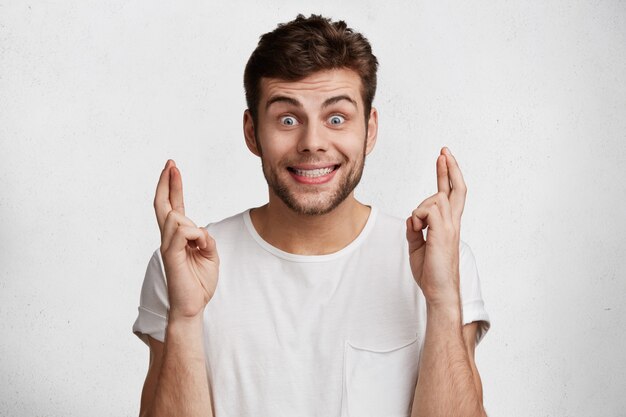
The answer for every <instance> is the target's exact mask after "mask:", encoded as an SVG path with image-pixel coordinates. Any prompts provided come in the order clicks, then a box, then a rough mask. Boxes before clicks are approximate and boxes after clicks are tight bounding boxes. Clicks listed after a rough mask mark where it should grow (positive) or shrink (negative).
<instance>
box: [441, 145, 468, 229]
mask: <svg viewBox="0 0 626 417" xmlns="http://www.w3.org/2000/svg"><path fill="white" fill-rule="evenodd" d="M445 155H446V164H447V166H448V176H449V177H450V184H451V186H452V191H451V192H450V208H451V209H452V216H453V218H456V219H460V218H461V215H462V214H463V208H464V207H465V195H466V194H467V186H466V185H465V180H464V179H463V174H462V173H461V168H459V164H458V163H457V161H456V158H455V157H454V156H453V155H452V153H451V152H450V149H448V148H445Z"/></svg>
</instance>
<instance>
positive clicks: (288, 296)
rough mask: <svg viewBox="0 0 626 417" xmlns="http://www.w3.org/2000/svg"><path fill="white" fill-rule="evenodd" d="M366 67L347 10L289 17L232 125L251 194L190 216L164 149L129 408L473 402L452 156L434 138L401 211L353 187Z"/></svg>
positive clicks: (176, 411)
mask: <svg viewBox="0 0 626 417" xmlns="http://www.w3.org/2000/svg"><path fill="white" fill-rule="evenodd" d="M376 68H377V61H376V58H375V57H374V55H372V52H371V48H370V45H369V43H368V42H367V40H366V39H365V38H364V37H363V36H361V35H360V34H358V33H355V32H353V31H352V30H351V29H349V28H347V27H346V25H345V23H344V22H342V21H339V22H331V21H330V20H328V19H325V18H322V17H320V16H311V17H310V18H304V17H303V16H298V18H297V19H296V20H294V21H292V22H289V23H286V24H284V25H279V26H278V28H277V29H276V30H274V31H273V32H270V33H268V34H265V35H264V36H263V37H262V38H261V40H260V42H259V45H258V47H257V49H256V50H255V51H254V52H253V54H252V56H251V57H250V60H249V61H248V64H247V66H246V70H245V75H244V81H245V88H246V98H247V104H248V110H246V111H245V113H244V121H243V125H244V135H245V140H246V144H247V146H248V148H249V149H250V151H251V152H253V153H254V154H255V155H257V156H258V157H259V158H260V159H261V162H262V167H263V173H264V175H265V178H266V180H267V183H268V189H269V202H268V203H267V204H266V205H264V206H262V207H258V208H254V209H251V210H247V211H245V212H243V213H240V214H238V215H235V216H233V217H230V218H228V219H225V220H222V221H220V222H217V223H213V224H210V225H208V226H207V227H206V228H203V227H198V226H196V225H195V224H194V223H193V222H192V221H191V220H190V219H188V218H187V217H185V211H184V204H183V192H182V180H181V175H180V171H179V170H178V168H177V167H176V165H175V163H174V162H173V161H171V160H169V161H168V162H167V164H166V165H165V168H164V169H163V172H162V173H161V177H160V179H159V183H158V186H157V191H156V196H155V200H154V206H155V211H156V216H157V221H158V224H159V228H160V230H161V237H162V239H161V247H160V248H159V250H157V251H155V253H154V255H153V257H152V259H151V260H150V263H149V265H148V270H147V272H146V277H145V281H144V285H143V289H142V294H141V305H140V307H139V317H138V318H137V321H136V323H135V326H134V331H135V333H137V334H138V335H139V336H140V337H141V338H142V339H143V340H144V341H145V342H146V343H147V344H148V345H149V346H150V368H149V371H148V376H147V378H146V382H145V385H144V389H143V395H142V401H141V415H145V416H208V415H215V416H218V417H220V416H237V417H243V416H272V417H274V416H358V417H362V416H377V417H383V416H385V417H389V416H398V417H399V416H409V415H411V416H428V417H436V416H446V417H449V416H483V415H484V410H483V406H482V389H481V382H480V377H479V375H478V371H477V370H476V366H475V365H474V347H475V345H476V343H477V342H478V341H479V340H480V338H481V337H482V335H483V334H484V333H485V331H486V330H487V329H488V326H489V324H488V316H487V313H486V312H485V310H484V308H483V302H482V298H481V294H480V285H479V281H478V275H477V272H476V266H475V263H474V258H473V255H472V253H471V250H470V249H469V247H468V246H467V245H466V244H465V243H463V242H461V241H460V239H459V230H460V222H461V214H462V212H463V206H464V203H465V193H466V188H465V183H464V182H463V177H462V175H461V171H460V170H459V166H458V164H457V162H456V160H455V158H454V156H452V154H451V153H450V151H449V150H448V149H447V148H443V149H442V151H441V154H440V155H439V157H438V159H437V168H436V169H437V187H438V192H437V193H436V194H435V195H433V196H431V197H429V198H427V199H426V200H424V201H423V202H422V203H421V204H420V205H419V206H418V207H417V208H416V209H415V210H414V211H413V213H412V214H411V216H410V217H409V218H408V219H406V222H405V221H404V220H399V219H396V218H393V217H390V216H388V215H385V214H383V213H380V212H379V211H378V210H377V209H376V208H374V207H370V206H367V205H364V204H362V203H360V202H359V201H357V200H356V199H355V197H354V188H355V187H356V185H357V184H358V182H359V180H360V178H361V174H362V171H363V166H364V161H365V157H366V155H367V154H369V153H370V152H371V151H372V149H373V147H374V144H375V142H376V135H377V129H378V113H377V111H376V109H375V108H373V107H372V100H373V98H374V93H375V90H376ZM426 228H428V235H427V237H426V236H425V234H424V230H425V229H426ZM218 253H219V256H218ZM218 273H219V280H218ZM418 371H419V372H418ZM418 374H419V378H418Z"/></svg>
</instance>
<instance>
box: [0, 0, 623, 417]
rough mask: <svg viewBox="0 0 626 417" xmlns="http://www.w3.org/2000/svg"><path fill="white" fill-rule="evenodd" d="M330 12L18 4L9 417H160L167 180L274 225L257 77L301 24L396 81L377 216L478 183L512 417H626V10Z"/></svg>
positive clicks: (5, 88)
mask: <svg viewBox="0 0 626 417" xmlns="http://www.w3.org/2000/svg"><path fill="white" fill-rule="evenodd" d="M227 3H228V5H227ZM318 3H319V6H318V7H316V8H315V9H312V8H311V7H309V6H307V5H306V4H307V2H289V4H288V5H286V4H285V5H283V4H281V3H280V2H278V1H271V2H267V4H266V5H264V4H262V2H256V3H254V4H252V5H248V4H247V3H245V2H243V1H231V2H220V3H209V2H200V1H195V2H187V3H186V4H187V5H186V6H183V2H171V3H167V2H152V1H147V0H144V1H121V0H110V1H98V2H97V1H85V0H80V1H78V0H73V1H63V2H40V1H31V2H24V1H18V0H15V1H0V144H1V151H0V228H1V229H0V415H2V416H5V415H6V416H65V417H70V416H81V417H83V416H111V415H116V416H132V415H136V414H137V410H138V402H139V395H140V390H141V385H142V382H143V378H144V376H145V371H146V368H147V363H148V356H147V354H148V350H147V348H146V347H145V346H144V345H143V344H142V343H141V342H140V341H139V339H137V338H136V337H135V336H134V335H132V333H131V325H132V323H133V321H134V319H135V314H136V307H137V302H138V297H139V290H140V286H141V282H142V279H143V274H144V271H145V267H146V264H147V261H148V259H149V257H150V255H151V253H152V251H153V250H154V249H155V248H156V247H157V246H158V242H159V237H158V229H157V227H156V222H155V219H154V216H153V211H152V198H153V192H154V189H155V185H156V181H157V178H158V175H159V172H160V170H161V168H162V166H163V164H164V163H165V161H166V159H167V158H174V159H175V160H176V161H177V163H178V165H179V166H180V167H181V170H182V174H183V179H184V184H185V195H186V205H187V209H188V215H189V217H190V218H192V219H194V220H195V221H196V222H197V223H200V224H205V223H208V222H210V221H215V220H218V219H220V218H222V217H224V216H227V215H229V214H233V213H234V212H238V211H241V210H243V209H245V208H247V207H249V206H252V205H258V204H261V203H263V201H264V199H265V195H266V191H265V183H264V180H263V178H262V175H261V173H260V166H259V162H258V161H257V160H256V159H255V158H254V157H253V156H252V155H251V154H249V152H248V151H247V149H246V148H245V146H244V144H243V139H242V134H241V120H242V112H243V109H244V106H245V105H244V99H243V88H242V74H243V67H244V64H245V62H246V60H247V58H248V56H249V54H250V53H251V51H252V49H253V48H254V46H255V44H256V42H257V40H258V36H259V35H260V34H262V33H264V32H267V31H269V30H271V29H273V28H274V27H275V25H276V23H278V22H282V21H286V20H290V19H292V18H293V17H295V15H296V14H297V13H298V12H300V11H301V12H303V13H306V14H308V13H311V12H322V13H324V14H326V15H329V16H333V17H336V18H344V19H346V20H347V21H348V23H349V25H350V26H352V27H354V28H356V29H358V30H361V31H363V33H365V35H366V36H368V38H369V39H370V41H371V42H372V44H373V47H374V51H375V53H376V55H377V56H378V58H379V60H380V63H381V66H380V73H379V91H378V95H377V98H376V100H375V105H376V106H377V107H378V109H379V111H380V115H381V117H380V123H381V130H380V135H379V141H378V144H377V149H376V150H375V151H374V153H373V154H372V155H371V158H370V159H369V160H368V163H367V169H366V175H365V177H364V180H363V182H362V184H361V186H360V187H359V191H358V195H359V197H360V198H361V199H362V200H364V201H366V202H370V203H373V204H375V205H378V206H380V207H381V208H383V209H385V210H387V211H389V212H391V213H393V214H396V215H399V216H405V215H407V214H408V213H409V212H410V210H411V209H412V208H413V207H414V206H415V205H416V204H418V203H419V202H421V201H422V200H423V199H424V198H425V197H427V196H428V195H430V194H432V193H433V192H435V190H436V183H435V174H434V161H435V158H436V156H437V152H438V150H439V148H440V147H441V146H443V145H448V146H449V147H450V148H451V149H452V151H453V152H454V153H455V154H456V155H457V157H458V159H459V161H460V164H461V167H462V169H463V173H464V175H465V179H466V182H467V184H468V187H469V194H468V201H467V205H466V210H465V214H464V223H463V234H462V238H463V239H464V240H465V241H467V242H468V243H469V244H470V245H471V246H472V248H473V250H474V252H475V254H476V257H477V261H478V267H479V270H480V273H481V278H482V284H483V293H484V297H485V299H486V302H487V307H488V309H489V312H490V314H491V318H492V323H493V327H492V329H491V331H490V333H489V334H488V335H487V337H486V339H485V340H484V342H483V343H482V344H481V345H480V346H479V348H478V351H477V361H478V366H479V369H480V371H481V373H482V378H483V383H484V391H485V403H486V407H487V410H488V411H489V412H490V415H492V416H509V417H516V416H520V417H522V416H523V417H527V416H576V417H579V416H580V417H582V416H603V417H617V416H624V410H625V409H626V400H625V399H624V398H625V397H624V396H623V395H622V394H623V390H624V388H625V387H626V355H624V348H625V346H624V345H625V341H626V339H625V335H624V331H625V329H626V311H625V304H626V283H625V281H624V275H625V272H626V256H624V248H625V245H626V238H625V233H624V232H626V227H625V226H626V224H625V223H626V222H625V216H624V208H623V205H624V203H626V182H625V181H624V176H625V174H626V172H625V171H626V169H625V168H626V140H625V139H626V117H625V115H626V3H624V2H623V1H593V2H581V1H566V0H559V1H549V2H527V1H521V0H520V1H507V2H494V1H476V2H461V1H459V2H450V1H443V2H415V3H414V2H409V1H405V2H402V3H391V2H390V3H385V2H382V1H361V0H360V1H356V0H355V1H344V2H337V1H321V2H318Z"/></svg>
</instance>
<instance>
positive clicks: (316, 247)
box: [250, 194, 370, 255]
mask: <svg viewBox="0 0 626 417" xmlns="http://www.w3.org/2000/svg"><path fill="white" fill-rule="evenodd" d="M369 214H370V208H369V207H368V206H365V205H363V204H362V203H360V202H358V201H357V200H356V199H355V198H354V195H353V194H350V196H348V198H346V199H345V200H344V201H343V202H342V203H341V204H340V205H339V206H337V207H336V208H335V209H334V210H333V211H331V212H330V213H327V214H323V215H316V216H309V215H303V214H298V213H296V212H294V211H293V210H291V209H290V208H288V207H287V206H286V205H285V204H284V203H283V202H282V201H275V199H270V202H269V203H268V204H266V205H264V206H262V207H258V208H255V209H252V211H251V212H250V218H251V220H252V224H253V225H254V228H255V229H256V231H257V233H258V234H259V235H260V236H261V237H262V238H263V240H265V241H266V242H268V243H269V244H270V245H272V246H274V247H276V248H278V249H280V250H283V251H285V252H289V253H293V254H297V255H327V254H329V253H334V252H337V251H339V250H341V249H343V248H345V247H346V246H347V245H348V244H350V242H352V241H353V240H354V239H356V238H357V236H358V235H359V233H361V231H362V230H363V228H364V227H365V224H366V223H367V219H368V218H369Z"/></svg>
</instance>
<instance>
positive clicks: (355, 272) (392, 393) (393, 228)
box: [133, 208, 489, 417]
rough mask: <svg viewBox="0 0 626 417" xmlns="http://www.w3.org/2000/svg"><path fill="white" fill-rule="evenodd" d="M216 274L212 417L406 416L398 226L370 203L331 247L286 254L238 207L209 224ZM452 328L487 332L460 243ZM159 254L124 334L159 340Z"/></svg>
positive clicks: (416, 334) (415, 351)
mask: <svg viewBox="0 0 626 417" xmlns="http://www.w3.org/2000/svg"><path fill="white" fill-rule="evenodd" d="M207 229H208V231H209V233H210V234H211V236H213V237H214V238H215V240H216V242H217V248H218V253H219V256H220V275H219V280H218V283H217V289H216V292H215V294H214V296H213V298H212V299H211V301H210V302H209V304H208V305H207V307H206V309H205V312H204V337H205V352H206V362H207V375H208V377H209V381H210V386H211V394H212V398H213V403H214V407H215V412H216V417H224V416H233V417H244V416H255V417H258V416H272V417H277V416H289V417H293V416H324V417H332V416H337V417H339V416H341V417H344V416H358V417H367V416H375V417H405V416H408V415H409V411H410V407H411V402H412V400H413V394H414V392H415V384H416V380H417V372H418V361H419V357H420V353H421V350H422V346H423V342H424V334H425V330H426V305H425V301H424V296H423V294H422V292H421V290H420V289H419V287H418V286H417V284H416V283H415V280H414V278H413V276H412V274H411V270H410V266H409V260H408V249H407V242H406V238H405V233H406V226H405V221H404V220H401V219H397V218H394V217H391V216H388V215H386V214H383V213H381V212H379V211H378V210H377V209H376V208H372V210H371V213H370V216H369V219H368V221H367V223H366V225H365V227H364V229H363V230H362V232H361V233H360V234H359V236H358V237H357V238H356V239H355V240H354V241H353V242H351V243H350V244H349V245H348V246H346V247H345V248H343V249H342V250H340V251H338V252H335V253H332V254H329V255H319V256H306V255H294V254H291V253H287V252H284V251H281V250H280V249H278V248H275V247H273V246H271V245H270V244H269V243H267V242H265V241H264V240H263V239H262V238H261V236H260V235H259V234H258V233H257V232H256V230H255V228H254V226H253V225H252V222H251V220H250V214H249V211H245V212H243V213H240V214H238V215H235V216H233V217H230V218H227V219H224V220H222V221H220V222H218V223H213V224H209V225H208V226H207ZM460 278H461V297H462V306H463V323H464V324H465V323H471V322H474V321H480V322H481V325H480V326H479V332H478V338H477V341H476V342H477V343H478V342H479V341H480V339H481V338H482V337H483V336H484V334H485V332H486V331H487V330H488V328H489V317H488V315H487V312H486V311H485V309H484V306H483V300H482V296H481V292H480V283H479V279H478V273H477V269H476V264H475V261H474V256H473V254H472V252H471V250H470V248H469V246H467V244H465V243H464V242H461V244H460ZM167 311H168V301H167V287H166V280H165V276H164V273H163V265H162V260H161V258H160V251H159V250H158V249H157V250H156V251H155V252H154V255H153V256H152V259H151V260H150V262H149V264H148V269H147V271H146V276H145V280H144V284H143V288H142V291H141V302H140V306H139V316H138V318H137V321H136V322H135V325H134V327H133V331H134V332H135V333H136V334H137V335H138V336H139V337H141V338H142V339H143V340H144V341H147V338H146V336H145V335H150V336H152V337H153V338H155V339H157V340H160V341H163V340H164V336H165V328H166V326H167Z"/></svg>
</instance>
